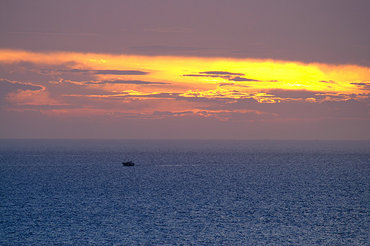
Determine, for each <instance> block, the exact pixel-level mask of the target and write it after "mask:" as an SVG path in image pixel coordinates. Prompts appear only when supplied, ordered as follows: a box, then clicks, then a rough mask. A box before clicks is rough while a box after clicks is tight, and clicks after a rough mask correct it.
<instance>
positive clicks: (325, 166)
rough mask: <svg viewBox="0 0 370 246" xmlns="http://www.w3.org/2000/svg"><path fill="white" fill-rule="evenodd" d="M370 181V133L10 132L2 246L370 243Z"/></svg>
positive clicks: (3, 152) (0, 186)
mask: <svg viewBox="0 0 370 246" xmlns="http://www.w3.org/2000/svg"><path fill="white" fill-rule="evenodd" d="M129 160H131V161H133V162H135V166H133V167H125V166H122V162H123V161H129ZM369 188H370V142H369V141H226V140H219V141H216V140H207V141H206V140H5V139H3V140H0V245H370V238H369V235H370V227H369V226H370V189H369Z"/></svg>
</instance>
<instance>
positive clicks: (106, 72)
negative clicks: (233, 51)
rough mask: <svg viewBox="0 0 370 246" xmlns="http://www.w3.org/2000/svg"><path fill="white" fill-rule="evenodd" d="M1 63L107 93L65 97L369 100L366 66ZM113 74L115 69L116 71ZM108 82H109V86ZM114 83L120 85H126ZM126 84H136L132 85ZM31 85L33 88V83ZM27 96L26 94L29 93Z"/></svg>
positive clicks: (63, 58) (146, 60)
mask: <svg viewBox="0 0 370 246" xmlns="http://www.w3.org/2000/svg"><path fill="white" fill-rule="evenodd" d="M0 62H1V63H3V64H17V62H29V63H32V64H36V65H37V66H38V67H39V69H43V68H45V67H50V66H58V65H59V66H64V68H65V69H64V71H60V70H56V71H54V73H56V74H58V73H62V72H67V73H68V72H69V73H76V72H78V73H83V74H87V75H90V78H89V79H90V80H86V81H73V80H65V79H64V80H63V78H62V79H59V82H55V83H63V82H68V83H74V84H80V85H84V86H86V87H87V88H95V89H97V90H100V91H102V92H109V93H110V94H108V95H106V94H104V93H103V94H102V95H99V93H96V94H91V95H87V94H85V95H79V94H78V93H76V94H73V93H72V94H67V95H65V96H81V97H82V96H86V97H99V96H100V97H114V96H121V95H130V96H131V97H134V96H137V97H138V98H139V99H141V100H143V99H144V98H145V96H151V97H152V96H153V95H156V94H163V93H177V94H178V95H179V96H182V97H197V98H231V99H240V98H253V99H255V100H256V101H258V102H260V103H275V102H279V101H281V100H305V101H308V102H317V101H318V100H321V101H323V100H347V99H350V98H353V97H354V95H355V96H356V98H357V99H360V100H361V99H362V98H367V95H366V93H369V90H368V89H369V86H368V85H369V77H370V68H368V67H361V66H356V65H332V64H319V63H311V64H305V63H301V62H293V61H278V60H257V59H230V58H221V57H220V58H201V57H180V56H136V55H112V54H97V53H73V52H50V53H45V52H43V53H40V52H29V51H20V50H0ZM96 71H103V72H96ZM111 71H118V73H117V72H116V73H115V72H111ZM120 71H123V73H120ZM125 71H139V72H140V73H133V74H129V73H125ZM91 72H93V74H91ZM91 77H93V79H91ZM110 81H112V82H111V83H110ZM117 81H124V83H120V82H117ZM130 81H134V82H133V83H130ZM135 81H139V82H135ZM50 82H52V81H50ZM32 84H37V81H34V82H32ZM43 86H44V85H43ZM46 89H47V88H46ZM297 91H299V92H302V91H308V92H312V93H313V94H312V95H315V93H316V95H318V94H319V95H321V98H320V99H318V98H315V97H308V96H305V97H304V98H301V97H300V96H299V94H297V95H295V94H294V93H295V92H297ZM279 92H280V94H281V92H285V93H287V92H288V93H289V92H291V93H290V94H289V95H290V96H284V97H281V96H279ZM30 93H31V92H28V95H29V94H30ZM34 93H35V92H34ZM24 94H27V93H25V92H23V94H20V93H18V94H17V95H15V94H14V95H13V97H12V99H11V100H13V101H14V100H22V99H21V98H22V96H23V95H24ZM31 94H32V93H31ZM338 95H340V99H338V97H335V96H338ZM347 95H348V97H347ZM350 95H351V96H350ZM31 96H32V95H31ZM17 98H18V99H17ZM39 100H40V99H39ZM49 101H50V102H52V99H51V98H50V100H49ZM54 103H55V102H54Z"/></svg>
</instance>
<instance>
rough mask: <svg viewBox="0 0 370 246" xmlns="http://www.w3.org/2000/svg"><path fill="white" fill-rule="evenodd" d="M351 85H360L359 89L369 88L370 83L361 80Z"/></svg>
mask: <svg viewBox="0 0 370 246" xmlns="http://www.w3.org/2000/svg"><path fill="white" fill-rule="evenodd" d="M351 84H352V85H357V86H358V87H360V89H361V90H370V83H366V82H362V83H351Z"/></svg>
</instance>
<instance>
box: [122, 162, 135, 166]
mask: <svg viewBox="0 0 370 246" xmlns="http://www.w3.org/2000/svg"><path fill="white" fill-rule="evenodd" d="M122 165H123V166H125V167H132V166H135V163H133V162H132V161H127V162H122Z"/></svg>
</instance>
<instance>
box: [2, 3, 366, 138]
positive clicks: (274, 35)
mask: <svg viewBox="0 0 370 246" xmlns="http://www.w3.org/2000/svg"><path fill="white" fill-rule="evenodd" d="M369 11H370V1H368V0H351V1H350V0H345V1H344V0H325V1H322V0H310V1H308V0H307V1H304V0H240V1H239V0H227V1H226V0H196V1H193V0H186V1H180V0H179V1H174V0H168V1H167V0H156V1H154V0H152V1H149V0H147V1H144V0H135V1H129V0H121V1H118V0H117V1H113V0H105V1H101V0H85V1H81V0H73V1H69V0H65V1H56V0H55V1H54V0H44V1H41V0H34V1H27V0H2V1H0V138H120V139H296V140H303V139H310V140H312V139H314V140H326V139H327V140H338V139H349V140H370V128H369V126H370V114H369V111H370V110H369V109H370V107H369V104H370V100H369V92H370V32H369V31H368V24H369V23H370V15H369V14H368V13H369Z"/></svg>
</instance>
